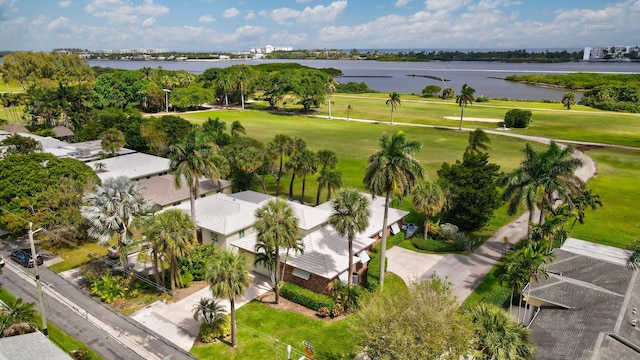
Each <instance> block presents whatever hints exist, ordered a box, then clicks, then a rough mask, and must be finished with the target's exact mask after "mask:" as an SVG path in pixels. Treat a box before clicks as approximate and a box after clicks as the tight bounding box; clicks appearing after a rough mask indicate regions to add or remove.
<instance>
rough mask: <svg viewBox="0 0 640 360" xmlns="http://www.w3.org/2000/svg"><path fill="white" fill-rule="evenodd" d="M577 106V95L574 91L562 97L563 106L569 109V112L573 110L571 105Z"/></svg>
mask: <svg viewBox="0 0 640 360" xmlns="http://www.w3.org/2000/svg"><path fill="white" fill-rule="evenodd" d="M575 104H576V93H574V92H573V91H569V92H567V93H565V94H564V95H562V105H564V107H566V108H567V110H571V105H575Z"/></svg>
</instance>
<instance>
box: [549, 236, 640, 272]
mask: <svg viewBox="0 0 640 360" xmlns="http://www.w3.org/2000/svg"><path fill="white" fill-rule="evenodd" d="M560 250H564V251H568V252H571V253H574V254H578V255H584V256H589V257H594V258H597V259H600V260H604V261H608V262H611V263H614V264H618V265H622V266H626V265H627V258H629V251H627V250H624V249H619V248H614V247H611V246H606V245H601V244H596V243H592V242H588V241H584V240H579V239H575V238H568V239H567V240H565V242H564V244H562V246H561V247H560Z"/></svg>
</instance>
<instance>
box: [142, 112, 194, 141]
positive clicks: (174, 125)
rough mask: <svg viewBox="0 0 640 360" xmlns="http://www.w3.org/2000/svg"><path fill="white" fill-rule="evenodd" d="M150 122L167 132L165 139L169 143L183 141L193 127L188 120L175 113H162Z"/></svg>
mask: <svg viewBox="0 0 640 360" xmlns="http://www.w3.org/2000/svg"><path fill="white" fill-rule="evenodd" d="M151 124H152V125H153V126H155V127H156V128H157V129H160V130H162V131H164V132H165V133H166V134H167V141H168V143H169V144H171V145H173V144H177V143H180V142H183V141H184V140H185V138H186V137H187V134H189V132H191V131H192V130H193V128H194V125H193V124H191V123H190V122H189V121H187V120H185V119H183V118H181V117H180V116H175V115H163V116H161V117H160V118H158V119H153V120H152V121H151Z"/></svg>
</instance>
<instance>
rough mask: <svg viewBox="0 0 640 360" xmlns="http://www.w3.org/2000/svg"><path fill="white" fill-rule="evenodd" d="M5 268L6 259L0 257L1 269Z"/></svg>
mask: <svg viewBox="0 0 640 360" xmlns="http://www.w3.org/2000/svg"><path fill="white" fill-rule="evenodd" d="M3 267H4V258H3V257H2V255H0V269H1V268H3Z"/></svg>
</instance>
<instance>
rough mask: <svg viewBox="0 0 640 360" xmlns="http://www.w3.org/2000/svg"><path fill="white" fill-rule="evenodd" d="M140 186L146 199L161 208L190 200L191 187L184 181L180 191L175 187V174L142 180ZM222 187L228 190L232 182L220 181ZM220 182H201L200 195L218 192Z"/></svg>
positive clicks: (205, 180) (206, 180) (204, 180)
mask: <svg viewBox="0 0 640 360" xmlns="http://www.w3.org/2000/svg"><path fill="white" fill-rule="evenodd" d="M138 184H140V186H142V187H143V191H142V192H143V193H144V197H145V199H148V200H153V202H155V203H156V204H158V205H160V206H161V207H165V206H168V205H172V204H174V203H177V202H182V201H184V200H188V199H189V186H188V185H187V183H186V181H185V180H184V179H182V185H181V186H180V188H179V189H177V188H176V187H175V184H174V180H173V174H166V175H161V176H153V177H151V178H149V179H140V180H139V181H138ZM220 185H221V187H222V188H223V189H224V188H227V187H229V186H231V181H228V180H223V179H221V180H220ZM218 191H219V189H218V182H217V181H211V180H208V179H203V180H201V181H200V188H199V195H207V194H210V193H214V192H218Z"/></svg>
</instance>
